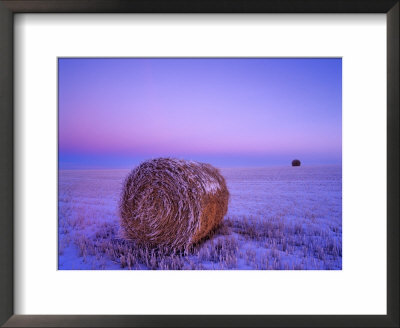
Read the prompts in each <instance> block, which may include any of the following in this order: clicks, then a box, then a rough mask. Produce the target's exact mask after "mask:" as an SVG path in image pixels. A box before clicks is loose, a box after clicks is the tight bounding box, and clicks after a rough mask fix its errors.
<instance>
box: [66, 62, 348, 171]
mask: <svg viewBox="0 0 400 328" xmlns="http://www.w3.org/2000/svg"><path fill="white" fill-rule="evenodd" d="M58 69H59V75H58V78H59V117H58V118H59V167H60V168H61V169H64V168H65V169H79V168H131V167H132V166H134V165H136V164H138V163H139V162H140V161H142V160H144V159H148V158H154V157H158V156H170V157H178V158H185V159H193V160H198V161H203V162H209V163H211V164H214V165H216V166H219V167H229V166H268V165H288V164H290V162H291V160H292V159H294V158H299V159H300V160H301V161H302V163H303V164H304V165H308V164H309V165H312V164H340V163H341V159H342V61H341V59H336V58H335V59H333V58H332V59H306V58H303V59H273V58H257V59H255V58H253V59H249V58H247V59H246V58H244V59H241V58H235V59H233V58H231V59H206V58H202V59H200V58H199V59H156V58H154V59H140V58H120V59H110V58H108V59H95V58H84V59H79V58H60V59H59V62H58Z"/></svg>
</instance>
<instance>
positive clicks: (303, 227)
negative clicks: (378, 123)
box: [58, 166, 342, 270]
mask: <svg viewBox="0 0 400 328" xmlns="http://www.w3.org/2000/svg"><path fill="white" fill-rule="evenodd" d="M128 172H129V171H128V170H70V171H68V170H60V171H59V208H58V211H59V213H58V214H59V217H58V219H59V222H58V223H59V224H58V231H59V238H58V242H59V245H58V253H59V258H58V266H59V269H60V270H71V269H72V270H104V269H106V270H107V269H108V270H109V269H116V270H121V269H132V270H137V269H139V270H143V269H170V270H182V269H183V270H192V269H196V270H201V269H205V270H210V269H211V270H214V269H215V270H220V269H233V270H237V269H240V270H242V269H243V270H340V269H341V268H342V168H341V166H308V167H307V166H301V167H290V166H288V167H267V168H229V169H221V173H222V175H223V176H224V177H225V179H226V182H227V185H228V188H229V192H230V201H229V209H228V213H227V215H226V216H225V218H224V220H223V223H222V224H221V226H219V227H218V228H217V229H216V230H215V231H214V232H213V234H212V235H211V236H210V238H208V239H206V240H204V241H202V242H201V243H199V244H197V245H195V246H193V248H192V249H191V250H190V252H189V253H187V254H176V253H175V254H160V253H157V252H156V251H154V250H152V249H143V248H138V247H136V246H135V244H134V243H133V242H126V241H124V240H122V239H121V238H119V221H118V220H119V219H118V199H119V195H120V192H121V188H122V183H123V181H124V178H125V176H126V175H127V174H128Z"/></svg>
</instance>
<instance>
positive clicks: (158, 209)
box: [119, 158, 229, 248]
mask: <svg viewBox="0 0 400 328" xmlns="http://www.w3.org/2000/svg"><path fill="white" fill-rule="evenodd" d="M228 201H229V192H228V189H227V186H226V182H225V179H224V177H223V176H222V175H221V174H220V173H219V171H218V170H217V169H216V168H214V167H213V166H211V165H209V164H204V163H197V162H193V161H184V160H178V159H171V158H157V159H153V160H149V161H146V162H143V163H141V164H140V165H139V166H138V167H136V168H135V169H133V170H132V172H131V173H130V174H129V175H128V176H127V178H126V180H125V183H124V186H123V190H122V195H121V200H120V208H119V210H120V213H119V214H120V223H121V232H122V236H123V237H124V238H125V239H128V240H135V241H136V242H139V243H142V244H146V245H151V246H158V247H168V248H187V247H189V246H190V245H191V244H194V243H196V242H198V241H199V240H200V239H202V238H204V237H205V236H207V234H208V233H209V232H210V231H211V230H212V229H213V228H215V227H216V226H217V225H218V224H219V223H220V222H221V221H222V219H223V217H224V215H225V214H226V212H227V210H228Z"/></svg>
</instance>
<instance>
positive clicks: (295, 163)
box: [292, 159, 301, 166]
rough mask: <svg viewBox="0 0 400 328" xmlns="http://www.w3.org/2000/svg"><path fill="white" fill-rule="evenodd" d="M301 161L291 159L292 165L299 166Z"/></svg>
mask: <svg viewBox="0 0 400 328" xmlns="http://www.w3.org/2000/svg"><path fill="white" fill-rule="evenodd" d="M300 164H301V162H300V161H299V160H298V159H294V160H293V161H292V166H300Z"/></svg>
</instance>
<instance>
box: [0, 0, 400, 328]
mask: <svg viewBox="0 0 400 328" xmlns="http://www.w3.org/2000/svg"><path fill="white" fill-rule="evenodd" d="M399 11H400V4H399V0H263V1H261V0H132V1H131V0H85V1H84V0H58V1H55V0H27V1H19V0H0V152H1V155H0V324H1V325H4V326H5V327H153V326H154V327H164V326H175V327H198V326H206V327H212V326H221V327H222V326H224V327H242V326H243V327H244V326H245V327H264V326H265V327H336V326H338V327H399V278H398V277H399V198H400V197H399V185H400V179H399V152H400V143H399V141H400V138H399V136H400V134H399V39H400V37H399V28H400V25H399ZM17 13H385V14H386V16H387V315H326V316H324V315H301V316H299V315H291V316H282V315H267V316H263V315H251V316H243V315H238V316H226V315H212V316H202V315H194V316H188V315H182V316H179V315H168V316H166V315H161V316H157V315H147V316H146V315H132V316H129V315H117V316H114V315H94V316H90V315H33V316H32V315H14V304H13V303H14V298H13V285H14V279H13V276H14V270H13V242H14V240H13V219H14V216H13V215H14V210H13V209H14V202H13V201H14V184H13V183H14V162H13V155H14V137H13V133H14V127H13V124H14V119H13V116H14V111H13V56H14V54H13V28H14V23H13V22H14V14H17ZM366 288H368V286H366Z"/></svg>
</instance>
